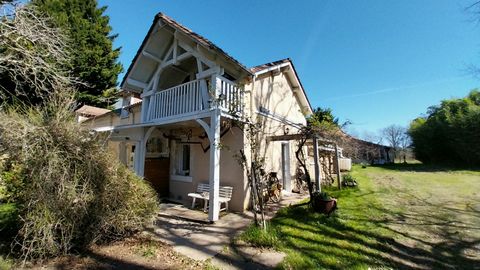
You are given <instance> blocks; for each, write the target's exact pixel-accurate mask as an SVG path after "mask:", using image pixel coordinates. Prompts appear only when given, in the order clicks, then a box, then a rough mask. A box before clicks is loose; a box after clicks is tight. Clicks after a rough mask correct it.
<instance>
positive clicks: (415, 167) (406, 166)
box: [370, 163, 480, 172]
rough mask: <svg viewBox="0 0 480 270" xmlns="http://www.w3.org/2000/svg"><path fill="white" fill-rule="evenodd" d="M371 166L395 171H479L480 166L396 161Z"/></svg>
mask: <svg viewBox="0 0 480 270" xmlns="http://www.w3.org/2000/svg"><path fill="white" fill-rule="evenodd" d="M370 167H377V168H383V169H387V170H394V171H412V172H451V171H464V170H471V171H479V172H480V167H477V168H472V167H459V166H454V165H434V164H423V163H394V164H384V165H371V166H370Z"/></svg>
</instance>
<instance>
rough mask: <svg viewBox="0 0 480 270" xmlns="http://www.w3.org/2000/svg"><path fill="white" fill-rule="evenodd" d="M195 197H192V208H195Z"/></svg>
mask: <svg viewBox="0 0 480 270" xmlns="http://www.w3.org/2000/svg"><path fill="white" fill-rule="evenodd" d="M195 199H196V198H195V197H193V200H192V209H193V208H195Z"/></svg>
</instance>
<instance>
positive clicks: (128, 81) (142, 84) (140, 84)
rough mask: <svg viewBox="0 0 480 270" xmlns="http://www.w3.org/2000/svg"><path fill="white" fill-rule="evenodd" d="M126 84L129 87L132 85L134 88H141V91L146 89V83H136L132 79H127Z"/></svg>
mask: <svg viewBox="0 0 480 270" xmlns="http://www.w3.org/2000/svg"><path fill="white" fill-rule="evenodd" d="M127 83H128V84H130V85H133V86H135V87H138V88H142V89H145V88H146V87H147V84H146V83H144V82H141V81H137V80H134V79H130V78H128V79H127Z"/></svg>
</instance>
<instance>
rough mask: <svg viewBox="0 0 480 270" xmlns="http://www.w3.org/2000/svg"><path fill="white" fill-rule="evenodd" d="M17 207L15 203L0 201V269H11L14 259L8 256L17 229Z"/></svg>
mask: <svg viewBox="0 0 480 270" xmlns="http://www.w3.org/2000/svg"><path fill="white" fill-rule="evenodd" d="M17 225H18V222H17V208H16V206H15V204H13V203H0V236H1V237H0V270H4V269H11V268H12V267H13V266H12V265H13V261H12V260H11V259H9V258H8V254H9V251H10V242H11V240H12V237H14V235H15V233H16V230H17Z"/></svg>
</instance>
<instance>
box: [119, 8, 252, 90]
mask: <svg viewBox="0 0 480 270" xmlns="http://www.w3.org/2000/svg"><path fill="white" fill-rule="evenodd" d="M159 21H161V22H163V23H165V24H166V25H169V26H170V27H172V28H174V29H176V30H178V31H180V32H182V33H183V34H185V35H186V36H188V37H190V38H192V39H193V40H194V41H195V42H197V43H198V44H200V45H201V46H203V47H205V48H206V49H208V50H213V51H215V52H217V53H218V54H220V55H223V56H224V57H225V58H227V59H228V60H230V61H232V62H233V63H234V64H236V65H238V66H239V67H240V68H242V69H243V70H244V71H246V72H247V73H249V74H251V72H250V70H249V69H248V68H246V67H245V66H244V65H242V64H241V63H240V62H239V61H238V60H236V59H235V58H233V57H232V56H230V55H229V54H228V53H226V52H225V51H224V50H222V49H221V48H220V47H218V46H217V45H215V44H214V43H213V42H211V41H210V40H208V39H206V38H205V37H203V36H201V35H199V34H197V33H195V32H193V31H192V30H191V29H189V28H187V27H185V26H183V25H182V24H180V23H178V22H177V21H175V20H174V19H172V18H170V17H168V16H167V15H165V14H163V13H161V12H160V13H158V14H157V15H156V16H155V18H154V19H153V22H152V25H151V26H150V29H149V30H148V33H147V35H146V36H145V38H144V39H143V41H142V44H141V45H140V48H139V49H138V50H137V53H136V54H135V57H134V58H133V60H132V62H131V63H130V66H129V67H128V69H127V72H126V73H125V76H124V77H123V80H122V82H121V83H120V86H121V87H123V84H124V83H125V80H126V78H127V77H128V75H129V73H130V71H131V70H132V68H133V66H134V64H135V62H136V61H137V60H138V57H139V56H140V55H141V53H142V51H143V49H144V47H145V45H146V43H147V41H148V38H149V37H150V35H151V34H152V32H153V30H154V28H155V25H156V24H157V23H158V22H159Z"/></svg>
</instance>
